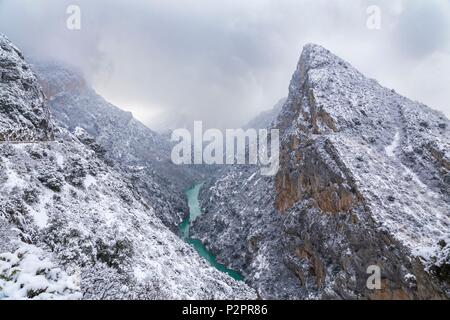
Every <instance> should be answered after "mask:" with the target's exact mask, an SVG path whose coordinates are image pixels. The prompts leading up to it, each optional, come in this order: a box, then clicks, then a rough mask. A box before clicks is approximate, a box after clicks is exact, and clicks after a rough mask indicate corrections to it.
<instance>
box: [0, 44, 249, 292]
mask: <svg viewBox="0 0 450 320" xmlns="http://www.w3.org/2000/svg"><path fill="white" fill-rule="evenodd" d="M0 75H1V83H0V299H20V298H32V299H78V298H84V299H125V298H130V299H173V298H180V299H192V298H198V299H213V298H214V299H224V298H231V299H234V298H236V299H243V298H249V299H253V298H256V295H255V293H254V291H253V290H252V289H251V288H249V287H248V286H246V285H245V284H244V283H242V282H237V281H234V280H233V279H231V278H230V277H228V276H227V275H225V274H224V273H221V272H219V271H217V270H215V269H213V268H212V267H210V266H209V265H208V264H207V263H206V262H205V261H204V260H203V259H202V258H200V257H199V256H198V254H197V253H196V252H195V251H194V250H193V249H192V248H191V247H190V246H188V245H187V244H185V243H184V242H183V241H182V240H181V239H179V238H178V237H177V236H176V235H175V234H174V233H173V232H172V231H170V229H169V228H168V227H167V226H166V225H164V224H163V222H162V221H161V219H160V217H158V215H160V214H161V213H160V212H156V211H155V209H154V208H153V203H151V199H152V198H150V197H149V196H147V195H145V194H142V193H141V192H140V190H139V188H136V187H135V186H134V180H133V176H132V175H130V174H129V172H127V171H125V170H124V169H123V168H122V167H120V166H116V165H114V164H112V163H111V159H108V158H107V156H104V152H101V149H102V148H101V146H99V145H98V144H97V143H96V142H95V141H93V140H92V138H91V136H90V135H89V134H88V133H87V132H86V130H84V129H82V128H81V127H80V128H76V130H74V132H71V131H70V130H69V129H70V128H63V127H62V126H60V125H59V124H56V123H52V122H51V121H50V120H49V111H48V109H47V106H46V104H45V100H44V94H43V92H42V90H41V88H40V85H39V84H38V82H37V80H36V76H35V75H34V74H33V72H32V71H31V68H30V66H29V65H28V64H27V63H26V62H25V61H24V59H23V56H22V54H21V53H20V51H19V50H18V49H17V48H16V47H15V46H13V45H12V44H11V43H10V42H9V41H8V40H7V39H6V37H4V36H0ZM155 188H156V187H155ZM161 201H166V199H165V198H163V199H162V200H161ZM157 206H161V204H157ZM166 207H168V208H172V207H173V204H171V203H166ZM174 210H175V209H174ZM177 214H178V212H173V217H176V216H177ZM166 218H167V220H170V219H168V217H166ZM174 219H175V218H174ZM174 221H175V220H174ZM165 222H166V223H168V221H165Z"/></svg>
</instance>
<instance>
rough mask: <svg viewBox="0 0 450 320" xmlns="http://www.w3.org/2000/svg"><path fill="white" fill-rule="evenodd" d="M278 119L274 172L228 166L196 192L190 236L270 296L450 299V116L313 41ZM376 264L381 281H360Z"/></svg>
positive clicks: (262, 293)
mask: <svg viewBox="0 0 450 320" xmlns="http://www.w3.org/2000/svg"><path fill="white" fill-rule="evenodd" d="M273 126H275V127H276V128H279V129H280V137H281V151H280V170H279V171H278V173H277V175H276V176H275V177H273V178H262V179H261V181H259V182H258V184H255V185H254V186H251V185H249V184H246V182H247V180H248V179H249V178H250V177H251V178H252V179H255V178H254V177H253V175H254V174H255V173H257V170H258V168H254V167H242V166H234V167H232V168H227V169H224V170H222V172H221V175H219V178H217V180H212V181H210V182H209V183H208V184H206V185H205V187H204V189H203V191H202V192H201V195H200V198H201V200H202V205H203V209H204V211H205V212H207V214H204V215H202V217H201V218H200V219H198V220H197V221H196V222H195V223H194V225H193V228H192V230H193V234H194V236H195V237H197V238H199V239H202V240H203V241H204V242H205V243H206V244H207V245H208V247H209V248H210V249H211V250H212V252H214V253H215V254H217V256H218V257H219V258H220V259H221V260H222V261H224V262H225V263H226V264H229V265H230V266H231V267H233V268H235V269H239V270H243V272H244V274H245V275H246V279H247V281H248V282H249V283H250V284H251V285H252V287H254V288H256V290H257V291H258V293H259V294H260V296H262V297H263V298H277V299H278V298H290V299H295V298H305V299H310V298H333V299H342V298H347V299H358V298H367V299H417V298H419V299H430V298H434V299H443V298H449V297H450V276H449V274H450V272H449V268H450V265H449V259H450V258H449V240H448V239H449V236H450V157H449V150H450V131H449V130H450V121H449V120H448V119H447V118H446V117H445V116H444V115H443V114H441V113H439V112H437V111H434V110H432V109H430V108H428V107H427V106H424V105H423V104H420V103H418V102H413V101H411V100H408V99H407V98H404V97H402V96H400V95H398V94H396V93H395V91H393V90H389V89H386V88H384V87H382V86H380V85H379V84H378V83H377V82H376V81H375V80H372V79H368V78H366V77H364V75H362V74H361V73H360V72H359V71H357V70H356V69H355V68H353V67H352V66H351V65H350V64H349V63H347V62H345V61H344V60H342V59H340V58H339V57H337V56H335V55H334V54H332V53H331V52H329V51H328V50H326V49H324V48H322V47H320V46H317V45H312V44H311V45H306V46H305V47H304V49H303V52H302V55H301V57H300V60H299V63H298V65H297V69H296V71H295V73H294V75H293V77H292V81H291V84H290V87H289V96H288V98H287V100H286V103H285V104H284V106H283V108H282V111H281V113H280V115H279V116H278V118H277V120H276V121H275V122H273ZM255 207H258V208H259V210H254V209H255ZM344 253H345V254H344ZM373 264H375V265H378V266H380V268H381V272H382V290H378V291H377V290H370V289H368V288H367V287H366V285H365V284H366V280H367V272H366V271H367V267H368V266H370V265H373Z"/></svg>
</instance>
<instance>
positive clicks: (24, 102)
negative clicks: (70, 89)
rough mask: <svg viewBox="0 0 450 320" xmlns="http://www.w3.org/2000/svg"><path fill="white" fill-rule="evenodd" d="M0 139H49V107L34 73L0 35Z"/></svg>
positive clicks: (50, 135) (14, 48)
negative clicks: (45, 104)
mask: <svg viewBox="0 0 450 320" xmlns="http://www.w3.org/2000/svg"><path fill="white" fill-rule="evenodd" d="M0 93H1V95H0V141H12V142H14V141H42V140H48V139H51V138H52V130H51V127H50V122H49V120H50V119H49V117H50V114H49V112H48V109H47V108H45V107H44V95H43V94H42V91H41V90H40V88H39V86H38V85H37V82H36V77H35V75H34V73H33V72H32V71H31V70H30V68H29V66H28V64H27V63H25V61H24V58H23V56H22V54H21V52H20V51H19V49H17V48H16V47H15V46H14V45H13V44H12V43H11V42H9V40H8V39H6V37H5V36H3V35H1V34H0Z"/></svg>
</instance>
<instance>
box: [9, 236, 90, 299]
mask: <svg viewBox="0 0 450 320" xmlns="http://www.w3.org/2000/svg"><path fill="white" fill-rule="evenodd" d="M81 297H82V294H81V291H80V287H79V279H78V278H77V276H76V275H72V276H69V275H67V273H66V272H65V271H64V270H61V269H60V268H59V267H57V266H55V265H54V263H53V262H52V261H51V260H50V259H49V258H48V257H47V254H46V253H45V252H44V251H43V250H41V249H39V248H38V247H36V246H33V245H28V244H25V243H22V244H20V247H19V248H18V249H17V250H16V251H14V252H3V253H1V252H0V299H13V300H17V299H46V300H48V299H80V298H81Z"/></svg>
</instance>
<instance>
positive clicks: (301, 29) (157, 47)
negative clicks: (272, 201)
mask: <svg viewBox="0 0 450 320" xmlns="http://www.w3.org/2000/svg"><path fill="white" fill-rule="evenodd" d="M444 1H445V0H444ZM444 1H440V0H436V1H434V0H433V1H422V0H409V1H401V0H398V1H392V0H382V1H375V2H376V3H377V4H378V5H379V6H380V7H381V9H382V18H383V20H382V21H383V28H382V30H380V31H370V30H368V29H367V28H366V18H367V16H366V12H365V10H366V8H367V6H368V5H370V4H373V2H374V1H365V0H355V1H348V0H335V1H329V0H319V1H303V0H300V1H298V0H264V1H257V0H249V1H237V0H227V1H209V0H164V1H163V0H153V1H148V0H128V1H125V0H94V1H92V0H89V1H88V0H78V1H75V0H45V1H44V0H3V1H2V2H0V32H4V33H6V34H7V35H8V36H9V37H10V38H11V40H13V41H15V42H16V43H17V44H18V45H19V46H21V47H22V48H24V50H25V52H26V53H29V54H33V55H38V56H45V57H50V58H54V59H58V60H62V61H65V62H67V63H70V64H72V65H75V66H77V67H79V68H80V69H82V70H83V71H84V73H85V74H86V77H87V78H88V80H89V81H91V82H92V84H93V85H94V86H95V88H96V89H97V90H98V91H99V92H100V93H101V94H102V95H103V96H105V98H106V99H107V100H110V101H111V102H113V103H115V104H117V105H118V106H120V107H122V108H124V109H127V110H130V111H132V112H133V113H134V114H135V116H136V117H138V118H139V119H140V120H142V121H144V122H145V123H147V124H149V126H151V127H161V126H163V124H162V123H163V122H165V123H168V124H171V125H176V126H179V125H184V124H189V123H192V122H193V121H194V120H196V119H197V120H203V121H205V122H206V125H207V126H213V127H219V128H223V127H237V126H240V125H242V124H243V123H246V122H247V121H248V120H249V119H250V118H251V117H253V116H254V115H256V114H257V113H258V112H259V111H261V110H264V109H269V108H271V106H272V105H273V104H275V102H276V101H278V100H279V98H281V97H283V96H285V95H286V94H287V87H288V84H289V81H290V78H291V75H292V73H293V71H294V69H295V66H296V63H297V60H298V57H299V55H300V51H301V46H302V45H303V44H305V43H307V42H315V43H319V44H321V45H324V46H326V47H328V48H329V49H330V50H332V51H334V52H336V53H337V54H339V55H341V56H342V57H343V58H345V59H347V60H349V61H350V62H351V63H352V64H354V65H355V66H356V67H358V68H359V69H361V71H362V72H364V73H366V74H367V75H368V76H371V77H374V78H376V79H378V80H380V82H381V83H382V84H385V85H387V86H391V87H394V88H396V89H398V91H399V92H401V93H404V94H406V95H408V94H411V96H412V97H413V98H414V99H418V100H422V101H424V102H426V103H429V104H430V105H431V106H432V107H434V108H438V109H441V110H444V111H446V112H447V114H449V113H450V107H449V106H448V104H446V102H445V101H450V99H449V98H450V97H449V95H450V93H448V92H445V93H442V92H441V91H439V94H438V95H436V94H435V91H434V90H432V88H430V86H432V85H434V87H436V88H439V87H440V83H442V82H445V81H448V82H447V83H450V76H449V75H450V66H449V64H448V63H447V61H446V59H448V56H446V55H445V53H446V52H447V51H446V50H447V49H448V47H449V39H448V30H449V28H448V27H447V28H445V25H447V26H448V23H449V17H448V14H447V15H446V14H445V10H446V9H448V5H449V4H448V1H447V2H444ZM68 4H79V5H80V7H81V9H82V15H83V16H82V18H83V20H82V30H81V31H69V30H67V29H66V28H65V19H66V14H65V9H66V7H67V5H68ZM445 5H447V7H446V6H445ZM421 12H425V15H424V16H422V17H421V19H422V20H417V17H418V15H419V14H420V13H421ZM442 12H444V13H442ZM430 20H433V21H432V22H430ZM417 21H422V22H421V23H420V24H418V23H417ZM418 25H424V27H423V28H421V29H420V33H418V32H417V30H416V29H417V26H418ZM438 53H439V54H438ZM446 57H447V58H446ZM431 59H433V60H431ZM431 61H432V62H433V64H436V63H437V64H440V65H441V66H442V68H444V69H445V71H446V75H444V76H443V78H442V76H441V78H440V79H433V78H432V77H430V76H428V75H427V74H426V73H427V68H424V67H422V68H417V67H416V65H418V64H421V65H422V66H426V65H428V64H430V63H431ZM405 77H409V78H411V77H414V79H416V80H417V81H416V82H415V83H411V82H409V81H405ZM430 78H431V83H430ZM425 79H426V83H425ZM421 82H424V84H423V86H420V85H418V84H421ZM421 88H423V89H421Z"/></svg>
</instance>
